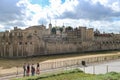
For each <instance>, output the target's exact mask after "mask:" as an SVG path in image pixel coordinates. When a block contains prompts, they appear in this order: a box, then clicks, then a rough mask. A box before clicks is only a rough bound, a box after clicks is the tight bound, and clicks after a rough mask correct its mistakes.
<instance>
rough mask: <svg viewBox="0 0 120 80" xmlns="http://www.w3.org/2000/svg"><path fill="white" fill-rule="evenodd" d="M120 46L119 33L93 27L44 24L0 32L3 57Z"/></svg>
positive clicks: (97, 49) (0, 47) (115, 48)
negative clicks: (66, 26) (105, 31)
mask: <svg viewBox="0 0 120 80" xmlns="http://www.w3.org/2000/svg"><path fill="white" fill-rule="evenodd" d="M101 50H120V34H113V33H100V32H99V31H98V30H96V31H94V30H93V28H88V29H87V28H86V27H82V26H80V27H77V28H74V29H71V28H70V27H68V28H65V26H64V25H63V26H62V27H61V30H60V29H58V28H52V24H51V23H50V24H49V28H48V29H47V28H46V26H44V25H36V26H30V27H28V28H26V29H24V30H23V29H19V28H17V27H14V30H10V31H5V32H0V57H6V58H16V57H28V56H38V55H51V54H63V53H66V54H67V53H75V52H86V51H101Z"/></svg>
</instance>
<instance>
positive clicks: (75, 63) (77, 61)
mask: <svg viewBox="0 0 120 80" xmlns="http://www.w3.org/2000/svg"><path fill="white" fill-rule="evenodd" d="M115 59H119V56H118V55H107V56H92V57H81V58H69V59H62V60H61V59H58V60H49V61H45V62H41V63H40V70H41V73H42V72H45V71H48V70H51V71H53V70H59V69H62V70H63V69H71V68H80V69H81V70H83V71H84V72H86V73H92V74H99V72H101V71H102V72H103V73H106V72H110V71H112V70H113V68H115V69H116V67H117V68H118V70H115V71H116V72H117V71H120V70H119V67H120V66H119V65H118V66H112V65H104V66H90V67H85V66H83V65H82V61H85V63H86V64H87V65H88V64H92V63H100V62H104V61H110V60H115ZM35 66H36V65H35ZM100 67H101V68H100ZM0 72H1V71H0ZM13 74H14V75H16V76H19V75H23V69H22V68H21V69H19V68H18V67H16V72H14V73H12V74H8V75H13Z"/></svg>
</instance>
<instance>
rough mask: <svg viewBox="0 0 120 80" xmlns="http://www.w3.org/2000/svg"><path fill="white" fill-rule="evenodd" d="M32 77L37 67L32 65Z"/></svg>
mask: <svg viewBox="0 0 120 80" xmlns="http://www.w3.org/2000/svg"><path fill="white" fill-rule="evenodd" d="M31 75H32V76H34V75H35V67H34V65H33V64H32V66H31Z"/></svg>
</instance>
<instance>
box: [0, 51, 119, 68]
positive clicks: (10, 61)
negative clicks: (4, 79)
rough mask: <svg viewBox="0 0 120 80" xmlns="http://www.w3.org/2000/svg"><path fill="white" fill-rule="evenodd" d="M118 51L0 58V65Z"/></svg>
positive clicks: (12, 65) (14, 65) (10, 65)
mask: <svg viewBox="0 0 120 80" xmlns="http://www.w3.org/2000/svg"><path fill="white" fill-rule="evenodd" d="M116 52H119V51H100V52H87V53H71V54H61V55H49V56H38V57H28V58H14V59H7V58H5V59H4V58H0V67H3V68H11V67H16V66H18V67H21V66H22V65H23V64H24V63H31V64H32V63H34V64H35V63H38V62H42V61H45V60H50V59H58V58H68V57H76V56H77V57H78V56H84V55H93V54H108V53H116Z"/></svg>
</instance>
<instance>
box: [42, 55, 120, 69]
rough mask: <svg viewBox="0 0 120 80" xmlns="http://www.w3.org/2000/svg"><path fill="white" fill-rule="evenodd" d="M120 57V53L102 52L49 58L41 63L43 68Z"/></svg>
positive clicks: (79, 64)
mask: <svg viewBox="0 0 120 80" xmlns="http://www.w3.org/2000/svg"><path fill="white" fill-rule="evenodd" d="M119 58H120V53H117V54H116V53H115V54H100V55H90V56H81V57H74V58H66V59H56V60H48V61H45V62H42V63H40V68H41V70H48V69H55V68H62V67H69V66H74V65H78V66H82V64H81V62H82V61H85V62H86V64H88V63H94V62H103V61H109V60H115V59H119Z"/></svg>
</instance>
